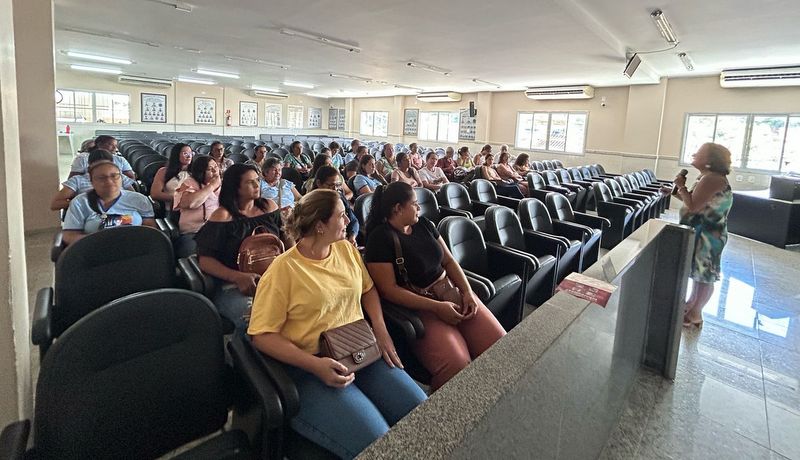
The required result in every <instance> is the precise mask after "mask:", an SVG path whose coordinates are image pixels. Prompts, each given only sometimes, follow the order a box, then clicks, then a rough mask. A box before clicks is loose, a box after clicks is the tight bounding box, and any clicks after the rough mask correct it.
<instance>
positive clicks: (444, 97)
mask: <svg viewBox="0 0 800 460" xmlns="http://www.w3.org/2000/svg"><path fill="white" fill-rule="evenodd" d="M417 100H418V101H423V102H458V101H460V100H461V94H460V93H454V92H452V91H437V92H434V93H422V94H417Z"/></svg>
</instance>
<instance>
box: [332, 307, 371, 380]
mask: <svg viewBox="0 0 800 460" xmlns="http://www.w3.org/2000/svg"><path fill="white" fill-rule="evenodd" d="M319 342H320V343H319V352H320V356H325V357H328V358H333V359H335V360H336V361H339V362H340V363H342V364H343V365H344V366H345V367H346V368H347V372H348V373H352V372H356V371H358V370H359V369H362V368H364V367H367V366H369V365H370V364H372V363H374V362H375V361H377V360H378V359H380V357H381V350H380V348H378V341H377V340H376V339H375V334H373V333H372V328H371V327H370V326H369V324H368V323H367V320H365V319H360V320H358V321H355V322H352V323H350V324H345V325H344V326H339V327H336V328H333V329H329V330H327V331H325V332H323V333H322V335H320V338H319Z"/></svg>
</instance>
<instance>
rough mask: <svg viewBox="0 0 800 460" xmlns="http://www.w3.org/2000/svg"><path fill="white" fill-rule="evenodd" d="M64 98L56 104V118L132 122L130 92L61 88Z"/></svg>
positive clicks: (81, 121)
mask: <svg viewBox="0 0 800 460" xmlns="http://www.w3.org/2000/svg"><path fill="white" fill-rule="evenodd" d="M59 92H61V95H62V96H63V99H62V100H61V102H59V103H58V104H56V120H57V121H60V122H67V123H92V122H95V123H113V124H129V123H130V122H131V110H130V101H131V97H130V95H128V94H115V93H94V92H91V91H73V90H68V89H60V90H59Z"/></svg>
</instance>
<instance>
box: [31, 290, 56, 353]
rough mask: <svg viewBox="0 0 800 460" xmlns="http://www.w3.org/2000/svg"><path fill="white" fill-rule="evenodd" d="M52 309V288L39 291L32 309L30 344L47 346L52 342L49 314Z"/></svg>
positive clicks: (51, 326) (51, 325)
mask: <svg viewBox="0 0 800 460" xmlns="http://www.w3.org/2000/svg"><path fill="white" fill-rule="evenodd" d="M52 308H53V288H51V287H46V288H42V289H39V292H38V293H36V304H35V305H34V307H33V319H32V321H31V342H33V344H34V345H39V346H45V347H47V346H49V345H50V342H52V341H53V324H52V318H51V317H50V312H51V310H52Z"/></svg>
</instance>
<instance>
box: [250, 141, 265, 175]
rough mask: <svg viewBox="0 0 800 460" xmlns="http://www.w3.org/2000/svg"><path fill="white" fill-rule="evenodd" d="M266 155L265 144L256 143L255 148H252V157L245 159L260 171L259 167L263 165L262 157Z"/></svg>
mask: <svg viewBox="0 0 800 460" xmlns="http://www.w3.org/2000/svg"><path fill="white" fill-rule="evenodd" d="M266 156H267V146H266V145H257V146H256V148H255V150H253V159H252V160H247V162H246V163H247V164H250V165H253V166H255V167H256V168H258V170H259V171H261V167H262V166H264V158H265V157H266Z"/></svg>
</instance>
